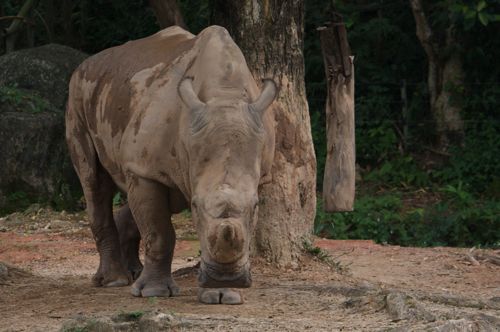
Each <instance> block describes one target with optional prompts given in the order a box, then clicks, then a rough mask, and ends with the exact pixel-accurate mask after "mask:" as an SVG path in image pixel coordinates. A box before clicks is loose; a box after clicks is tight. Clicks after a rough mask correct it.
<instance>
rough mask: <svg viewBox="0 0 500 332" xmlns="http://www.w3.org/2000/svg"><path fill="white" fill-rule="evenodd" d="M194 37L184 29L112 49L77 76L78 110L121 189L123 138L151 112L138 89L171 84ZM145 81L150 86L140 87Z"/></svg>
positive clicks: (147, 97) (85, 65)
mask: <svg viewBox="0 0 500 332" xmlns="http://www.w3.org/2000/svg"><path fill="white" fill-rule="evenodd" d="M193 37H194V36H193V35H192V34H190V33H189V32H187V31H185V30H182V29H181V28H178V27H171V28H167V29H165V30H162V31H160V32H158V33H156V34H154V35H152V36H150V37H146V38H143V39H139V40H135V41H131V42H128V43H126V44H123V45H120V46H117V47H113V48H110V49H106V50H104V51H102V52H100V53H98V54H96V55H94V56H92V57H90V58H89V59H87V60H86V61H84V62H83V63H82V64H81V65H80V67H79V68H78V69H77V70H76V71H75V73H74V74H73V78H72V81H74V82H72V84H75V85H76V86H77V88H76V89H73V90H79V94H80V96H78V97H79V98H74V100H78V101H80V102H81V105H80V107H77V109H78V111H79V112H81V113H82V114H80V116H81V117H82V118H83V121H84V126H85V127H86V130H87V131H88V132H89V133H90V135H91V136H92V139H93V142H94V146H95V149H96V151H97V154H98V156H99V160H100V162H101V164H102V165H103V166H104V168H106V169H107V171H108V172H109V173H110V175H111V176H112V177H113V179H114V180H115V182H117V184H118V185H121V186H123V184H124V182H125V178H124V176H123V167H122V166H123V165H122V162H123V160H122V159H123V158H122V153H121V152H122V151H121V145H122V141H123V134H124V132H125V131H126V129H127V127H129V126H135V127H138V126H139V125H140V123H138V122H136V123H131V121H133V120H134V119H136V121H138V120H139V119H137V118H138V116H137V115H138V114H136V113H141V112H144V111H145V110H144V109H141V108H140V107H141V106H142V107H143V108H144V107H147V105H145V104H148V103H149V102H151V98H152V96H151V95H148V93H144V91H143V90H141V89H139V90H138V89H137V87H136V85H137V84H139V83H141V84H142V85H143V86H145V87H148V86H151V85H153V84H156V86H158V85H159V83H161V82H159V81H160V80H164V81H165V80H168V75H167V72H168V71H169V69H170V67H171V64H172V63H173V62H175V60H176V59H178V58H179V57H180V56H181V55H182V54H184V53H185V52H186V51H188V50H190V49H191V48H192V46H193V44H194V39H193ZM141 73H142V75H141ZM144 73H146V74H148V75H145V74H144ZM134 78H136V79H135V81H134ZM141 79H143V80H144V81H143V82H138V80H141ZM141 94H142V95H141ZM70 102H71V100H70ZM141 102H142V104H141ZM136 129H137V128H136Z"/></svg>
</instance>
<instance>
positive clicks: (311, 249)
mask: <svg viewBox="0 0 500 332" xmlns="http://www.w3.org/2000/svg"><path fill="white" fill-rule="evenodd" d="M302 245H303V246H304V250H305V251H306V253H308V254H310V255H312V256H314V257H316V258H317V259H319V260H320V261H322V262H324V263H326V264H327V265H328V266H330V267H331V268H333V269H335V270H337V272H340V273H342V272H346V271H347V266H345V265H343V264H341V263H340V262H339V261H336V260H335V258H334V257H332V256H331V255H330V254H329V253H328V252H327V251H325V250H323V249H321V248H320V247H317V246H315V245H314V244H313V243H311V241H309V239H304V240H303V241H302ZM336 258H338V257H336Z"/></svg>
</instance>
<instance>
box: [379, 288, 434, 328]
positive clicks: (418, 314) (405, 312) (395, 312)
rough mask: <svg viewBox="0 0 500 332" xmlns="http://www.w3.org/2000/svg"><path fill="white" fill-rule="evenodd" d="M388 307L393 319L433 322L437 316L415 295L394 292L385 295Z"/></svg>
mask: <svg viewBox="0 0 500 332" xmlns="http://www.w3.org/2000/svg"><path fill="white" fill-rule="evenodd" d="M385 303H386V309H387V312H388V313H389V316H390V317H391V319H392V320H393V321H400V320H425V321H427V322H433V321H435V320H436V317H435V316H434V315H433V314H432V313H431V312H429V311H427V310H425V309H424V307H423V306H422V305H421V304H420V303H419V302H418V301H417V300H416V299H414V298H413V297H411V296H409V295H407V294H403V293H399V292H393V293H389V294H387V296H386V297H385Z"/></svg>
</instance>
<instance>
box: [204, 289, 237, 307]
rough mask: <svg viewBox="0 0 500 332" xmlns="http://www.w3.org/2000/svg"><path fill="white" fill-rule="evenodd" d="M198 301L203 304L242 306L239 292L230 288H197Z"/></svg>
mask: <svg viewBox="0 0 500 332" xmlns="http://www.w3.org/2000/svg"><path fill="white" fill-rule="evenodd" d="M198 301H200V302H201V303H205V304H242V303H243V296H242V295H241V292H240V291H237V290H234V289H230V288H199V290H198Z"/></svg>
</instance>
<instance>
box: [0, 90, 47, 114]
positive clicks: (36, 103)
mask: <svg viewBox="0 0 500 332" xmlns="http://www.w3.org/2000/svg"><path fill="white" fill-rule="evenodd" d="M0 103H1V104H3V107H2V110H9V109H10V110H13V111H18V112H21V111H22V112H29V113H40V112H43V111H48V110H52V108H51V107H50V105H49V103H48V102H47V101H46V100H45V99H43V98H42V97H40V96H39V95H38V94H36V92H33V91H29V92H28V91H24V90H22V89H19V88H17V87H15V86H0Z"/></svg>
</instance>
